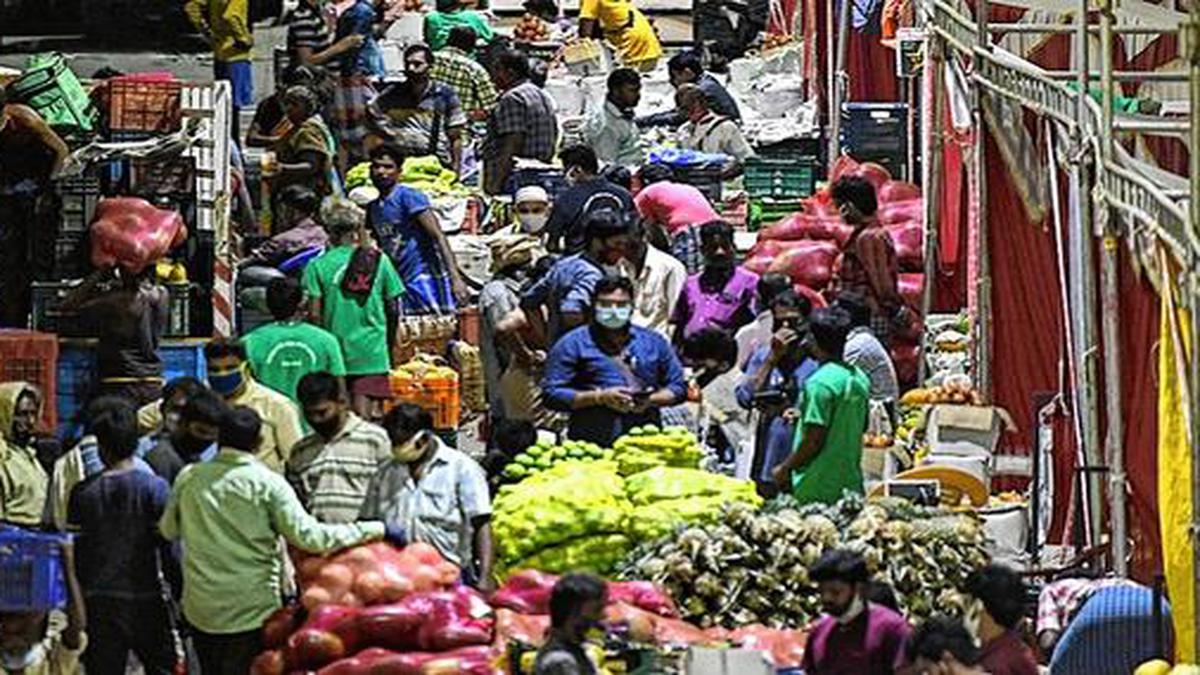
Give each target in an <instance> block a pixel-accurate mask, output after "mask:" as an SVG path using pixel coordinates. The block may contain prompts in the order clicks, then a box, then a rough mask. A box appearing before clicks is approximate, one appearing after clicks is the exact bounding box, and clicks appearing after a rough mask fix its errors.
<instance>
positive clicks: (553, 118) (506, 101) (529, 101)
mask: <svg viewBox="0 0 1200 675" xmlns="http://www.w3.org/2000/svg"><path fill="white" fill-rule="evenodd" d="M530 75H531V70H530V63H529V58H528V57H526V56H525V55H524V54H522V53H521V52H519V51H516V50H512V49H509V50H505V51H503V52H500V54H499V55H497V56H496V61H495V65H493V66H492V81H493V82H494V83H495V84H496V88H497V89H498V90H500V91H501V92H502V93H501V94H500V99H499V101H497V103H496V107H495V108H493V109H492V112H491V114H490V115H489V116H488V125H487V136H486V137H485V138H484V142H483V146H482V147H481V148H480V153H479V156H480V157H481V158H482V159H483V188H484V190H485V191H486V192H487V193H488V194H490V195H498V194H502V193H504V192H505V190H506V189H507V188H508V181H509V178H510V177H511V176H512V172H513V162H514V160H516V159H517V158H524V159H535V160H538V161H541V162H550V161H552V160H553V159H554V152H555V150H556V149H557V148H558V116H557V113H556V107H555V105H554V99H552V98H550V95H549V94H547V93H546V92H545V91H544V90H543V89H542V88H541V87H539V86H537V85H536V84H534V83H533V82H531V81H530Z"/></svg>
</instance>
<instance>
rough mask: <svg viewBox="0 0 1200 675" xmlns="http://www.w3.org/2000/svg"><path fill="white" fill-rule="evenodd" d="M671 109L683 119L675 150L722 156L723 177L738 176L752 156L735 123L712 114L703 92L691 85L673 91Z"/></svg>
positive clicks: (752, 151) (739, 128) (750, 149)
mask: <svg viewBox="0 0 1200 675" xmlns="http://www.w3.org/2000/svg"><path fill="white" fill-rule="evenodd" d="M675 106H676V107H677V108H678V109H679V112H680V114H682V115H683V117H684V118H686V120H687V121H685V122H684V123H683V125H682V126H681V127H679V147H681V148H683V149H685V150H695V151H696V152H703V153H707V154H712V155H725V156H726V157H729V158H730V160H729V163H728V164H727V165H726V167H725V176H726V177H731V176H736V175H738V174H740V173H741V170H742V165H743V164H744V163H745V161H746V160H747V159H749V158H750V157H752V156H754V150H753V149H752V148H751V147H750V144H749V143H747V142H746V137H745V136H744V135H742V129H741V127H739V126H738V124H737V122H735V121H733V120H732V119H730V118H728V117H725V116H723V115H718V114H717V113H715V112H713V111H712V110H711V109H710V108H709V103H708V99H707V98H706V97H705V96H704V91H703V90H701V89H700V87H698V86H696V85H694V84H684V85H681V86H680V87H679V88H678V89H677V90H676V91H675Z"/></svg>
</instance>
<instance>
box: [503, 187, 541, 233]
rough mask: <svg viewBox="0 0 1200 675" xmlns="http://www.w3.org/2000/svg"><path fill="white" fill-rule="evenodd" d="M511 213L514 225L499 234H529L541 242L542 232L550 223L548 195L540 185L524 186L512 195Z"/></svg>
mask: <svg viewBox="0 0 1200 675" xmlns="http://www.w3.org/2000/svg"><path fill="white" fill-rule="evenodd" d="M513 213H514V215H515V216H516V221H517V222H516V223H514V224H513V225H511V226H509V227H508V228H507V229H503V230H500V233H505V234H508V233H511V234H518V233H520V234H529V235H533V236H535V237H537V238H538V242H539V243H541V242H542V232H543V231H544V230H545V229H546V224H547V223H549V222H550V195H548V194H547V193H546V190H545V188H543V187H541V186H540V185H526V186H525V187H523V188H521V189H519V190H517V193H516V194H515V195H513Z"/></svg>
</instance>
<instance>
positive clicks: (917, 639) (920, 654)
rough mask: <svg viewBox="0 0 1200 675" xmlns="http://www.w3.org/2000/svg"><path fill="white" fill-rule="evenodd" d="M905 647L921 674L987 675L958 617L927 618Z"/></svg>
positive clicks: (973, 644)
mask: <svg viewBox="0 0 1200 675" xmlns="http://www.w3.org/2000/svg"><path fill="white" fill-rule="evenodd" d="M907 649H908V655H909V658H910V659H911V660H912V662H913V667H912V669H911V670H912V671H913V672H915V673H920V674H921V675H990V674H989V673H988V671H987V670H985V669H983V668H982V667H981V665H980V661H979V648H978V647H976V646H975V640H974V639H973V638H972V637H971V633H970V632H969V631H968V630H967V629H966V627H964V626H963V624H962V622H961V621H959V620H958V619H951V618H950V617H948V616H935V617H932V618H930V619H929V620H927V621H926V622H925V623H923V624H921V625H920V626H919V627H918V628H917V630H916V631H915V632H913V634H912V638H911V639H910V640H909V644H908V648H907ZM1111 672H1118V671H1111ZM1120 672H1124V671H1120Z"/></svg>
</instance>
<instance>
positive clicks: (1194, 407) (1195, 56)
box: [1180, 3, 1200, 655]
mask: <svg viewBox="0 0 1200 675" xmlns="http://www.w3.org/2000/svg"><path fill="white" fill-rule="evenodd" d="M1182 37H1183V38H1184V40H1183V42H1184V44H1185V45H1186V46H1187V53H1186V54H1185V56H1186V57H1187V59H1188V69H1189V70H1190V71H1191V74H1192V76H1191V79H1190V87H1189V92H1188V93H1189V94H1190V98H1191V102H1192V110H1193V111H1200V4H1198V3H1192V8H1191V16H1190V17H1188V21H1187V23H1186V24H1184V28H1183V36H1182ZM1195 115H1196V113H1195V112H1194V113H1193V115H1192V128H1191V134H1190V136H1191V138H1190V140H1191V146H1190V147H1191V150H1192V152H1191V161H1190V164H1191V167H1190V168H1191V171H1190V172H1189V173H1190V174H1191V175H1190V176H1189V182H1190V183H1191V192H1192V196H1191V200H1190V203H1189V204H1188V216H1189V220H1190V221H1191V222H1190V223H1189V224H1190V226H1191V228H1192V232H1194V233H1200V120H1197V119H1196V116H1195ZM1180 288H1181V289H1182V288H1185V285H1184V284H1180ZM1189 295H1191V297H1192V302H1191V303H1190V304H1191V312H1190V314H1191V332H1192V350H1191V355H1190V356H1191V358H1190V363H1189V367H1188V374H1189V379H1190V380H1191V381H1190V382H1189V383H1188V396H1189V402H1190V404H1191V431H1192V433H1191V440H1192V532H1191V535H1192V556H1193V558H1192V574H1193V575H1195V580H1194V583H1193V584H1192V587H1193V589H1194V592H1195V601H1194V603H1193V605H1192V607H1193V608H1200V440H1198V439H1200V351H1198V350H1200V342H1197V340H1200V307H1198V306H1197V304H1200V303H1197V302H1196V299H1197V297H1196V294H1195V291H1194V288H1193V289H1192V290H1191V292H1190V293H1189ZM1195 638H1196V645H1195V652H1194V653H1195V654H1197V655H1200V631H1196V633H1195Z"/></svg>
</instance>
